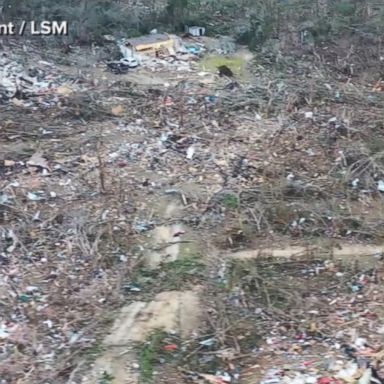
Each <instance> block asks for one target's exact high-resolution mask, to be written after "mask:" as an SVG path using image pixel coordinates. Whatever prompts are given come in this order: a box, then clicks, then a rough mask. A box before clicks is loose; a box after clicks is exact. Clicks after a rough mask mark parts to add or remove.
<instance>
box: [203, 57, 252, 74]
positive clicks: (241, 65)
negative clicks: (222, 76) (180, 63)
mask: <svg viewBox="0 0 384 384" xmlns="http://www.w3.org/2000/svg"><path fill="white" fill-rule="evenodd" d="M221 65H226V66H227V67H228V68H230V69H231V70H232V72H233V73H234V74H235V75H237V76H242V75H244V74H245V66H246V61H245V60H244V59H243V58H242V57H239V56H219V55H208V56H205V57H204V58H203V59H202V60H201V62H200V67H201V69H202V70H204V71H207V72H217V67H220V66H221Z"/></svg>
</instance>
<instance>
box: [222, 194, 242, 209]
mask: <svg viewBox="0 0 384 384" xmlns="http://www.w3.org/2000/svg"><path fill="white" fill-rule="evenodd" d="M223 205H224V206H225V207H227V208H228V209H237V208H239V206H240V202H239V198H238V197H237V196H235V195H232V194H229V193H228V194H226V195H224V197H223Z"/></svg>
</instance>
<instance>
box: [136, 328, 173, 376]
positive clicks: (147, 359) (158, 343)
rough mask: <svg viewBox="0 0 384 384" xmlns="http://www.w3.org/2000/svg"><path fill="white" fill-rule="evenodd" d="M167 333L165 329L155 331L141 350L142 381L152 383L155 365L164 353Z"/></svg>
mask: <svg viewBox="0 0 384 384" xmlns="http://www.w3.org/2000/svg"><path fill="white" fill-rule="evenodd" d="M166 337H167V334H166V333H165V332H163V331H155V332H154V333H152V335H150V336H149V338H148V340H147V342H146V343H145V344H144V345H143V346H142V347H141V349H140V352H139V364H140V382H141V383H151V382H152V379H153V371H154V366H155V364H157V363H158V362H159V359H160V358H161V357H162V354H163V349H162V347H163V340H164V339H165V338H166Z"/></svg>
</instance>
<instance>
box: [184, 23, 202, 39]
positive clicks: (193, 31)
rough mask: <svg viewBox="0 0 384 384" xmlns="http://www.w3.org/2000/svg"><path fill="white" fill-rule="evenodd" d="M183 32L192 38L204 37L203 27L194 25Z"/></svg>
mask: <svg viewBox="0 0 384 384" xmlns="http://www.w3.org/2000/svg"><path fill="white" fill-rule="evenodd" d="M185 32H186V33H189V34H190V35H192V36H204V35H205V28H204V27H198V26H196V25H194V26H193V27H188V26H187V27H186V28H185Z"/></svg>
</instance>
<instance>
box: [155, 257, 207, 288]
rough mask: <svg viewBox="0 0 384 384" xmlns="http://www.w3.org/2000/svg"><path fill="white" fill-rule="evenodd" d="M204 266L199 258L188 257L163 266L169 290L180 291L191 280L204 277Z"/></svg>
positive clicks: (162, 271)
mask: <svg viewBox="0 0 384 384" xmlns="http://www.w3.org/2000/svg"><path fill="white" fill-rule="evenodd" d="M203 271H204V264H203V263H202V262H201V260H200V258H199V257H197V256H188V257H184V258H180V259H177V260H175V261H171V262H169V263H166V264H164V265H163V266H162V270H161V273H162V274H164V275H165V276H166V284H167V287H168V289H180V288H181V286H182V285H183V284H184V283H185V282H187V281H190V280H191V279H196V277H202V273H203Z"/></svg>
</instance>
